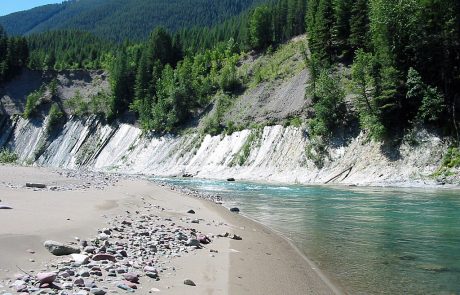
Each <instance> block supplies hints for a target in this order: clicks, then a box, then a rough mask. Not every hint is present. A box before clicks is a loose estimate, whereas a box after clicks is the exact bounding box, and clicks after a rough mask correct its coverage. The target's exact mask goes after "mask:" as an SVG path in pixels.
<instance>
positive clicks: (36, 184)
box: [26, 183, 46, 188]
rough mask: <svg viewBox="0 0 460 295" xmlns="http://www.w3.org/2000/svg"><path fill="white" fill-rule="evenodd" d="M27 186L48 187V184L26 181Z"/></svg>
mask: <svg viewBox="0 0 460 295" xmlns="http://www.w3.org/2000/svg"><path fill="white" fill-rule="evenodd" d="M26 187H33V188H46V185H45V184H42V183H26Z"/></svg>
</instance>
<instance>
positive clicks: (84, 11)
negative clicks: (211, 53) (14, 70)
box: [0, 0, 267, 41]
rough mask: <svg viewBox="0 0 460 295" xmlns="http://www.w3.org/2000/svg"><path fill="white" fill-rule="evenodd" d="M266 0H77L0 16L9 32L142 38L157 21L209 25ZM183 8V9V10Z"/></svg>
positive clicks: (167, 24)
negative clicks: (63, 31) (81, 32)
mask: <svg viewBox="0 0 460 295" xmlns="http://www.w3.org/2000/svg"><path fill="white" fill-rule="evenodd" d="M262 2H267V1H266V0H221V1H215V0H172V1H171V0H130V1H125V0H79V1H75V0H74V1H67V2H63V3H62V4H53V5H45V6H40V7H37V8H34V9H31V10H27V11H22V12H17V13H13V14H10V15H6V16H3V17H0V25H2V26H3V27H4V28H5V29H6V31H7V32H8V33H9V34H11V35H29V34H32V33H39V32H44V31H49V30H57V29H69V28H72V29H79V30H85V31H89V32H92V33H95V34H96V35H99V36H104V37H106V38H108V39H111V40H116V41H121V40H124V39H126V38H128V39H142V38H145V37H146V36H147V35H148V34H149V33H150V32H151V31H152V30H153V28H155V27H156V26H158V25H162V26H165V27H167V28H168V29H169V30H171V31H176V30H178V29H180V28H184V27H193V26H211V25H213V24H216V23H220V22H222V21H224V20H225V19H227V18H229V17H231V16H234V15H237V14H239V13H241V12H242V11H244V10H246V9H248V8H250V7H252V6H253V5H255V4H258V3H262ZM184 12H186V13H184Z"/></svg>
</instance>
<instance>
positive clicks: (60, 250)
mask: <svg viewBox="0 0 460 295" xmlns="http://www.w3.org/2000/svg"><path fill="white" fill-rule="evenodd" d="M43 245H44V246H45V248H46V249H47V250H48V251H49V252H50V253H51V254H53V255H56V256H63V255H70V254H74V253H80V249H79V248H77V247H74V246H70V245H64V244H62V243H59V242H56V241H51V240H48V241H46V242H45V243H44V244H43Z"/></svg>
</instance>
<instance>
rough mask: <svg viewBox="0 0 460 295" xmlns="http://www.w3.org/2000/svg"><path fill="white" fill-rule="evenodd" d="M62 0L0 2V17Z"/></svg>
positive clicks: (6, 0)
mask: <svg viewBox="0 0 460 295" xmlns="http://www.w3.org/2000/svg"><path fill="white" fill-rule="evenodd" d="M62 1H63V0H0V16H2V15H7V14H10V13H13V12H16V11H21V10H27V9H31V8H34V7H37V6H41V5H46V4H51V3H61V2H62Z"/></svg>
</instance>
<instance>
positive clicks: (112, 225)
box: [0, 201, 231, 295]
mask: <svg viewBox="0 0 460 295" xmlns="http://www.w3.org/2000/svg"><path fill="white" fill-rule="evenodd" d="M163 210H164V208H161V207H160V206H154V205H151V204H148V203H147V202H146V201H144V208H143V210H142V212H140V211H135V212H134V213H131V212H129V211H126V214H123V215H120V216H116V217H114V218H111V219H109V221H108V225H107V227H106V228H102V229H100V230H98V233H97V234H96V235H95V236H94V237H93V238H90V239H86V240H80V239H78V238H76V241H74V242H73V244H72V243H66V244H64V243H60V242H56V241H46V242H45V243H44V246H45V247H46V249H47V250H48V251H49V252H50V253H52V254H54V255H56V256H57V259H58V260H57V261H56V262H53V263H51V264H49V265H47V267H46V268H45V269H42V270H41V271H40V272H39V273H37V274H35V275H33V274H31V273H28V274H21V275H16V277H15V280H11V281H9V282H3V284H6V285H9V287H10V288H11V289H13V290H14V291H16V292H18V293H20V294H60V295H66V294H69V295H70V294H78V295H84V294H87V295H89V294H94V295H98V294H100V295H103V294H106V293H108V294H112V293H124V292H135V291H136V290H138V289H139V288H140V286H141V281H142V280H141V278H143V280H153V281H156V280H159V279H160V276H161V273H162V272H164V271H166V270H167V271H168V272H173V271H175V269H174V267H172V266H171V259H174V258H175V257H180V256H183V255H187V254H188V253H191V252H192V251H196V250H198V249H202V248H204V247H206V246H207V245H208V244H210V243H212V239H214V238H218V237H219V236H220V237H222V235H213V234H204V233H201V232H199V231H198V230H196V229H195V228H193V227H192V225H193V224H194V223H193V222H192V221H193V219H192V218H190V217H187V216H188V215H190V214H187V213H186V212H184V215H183V216H184V217H182V218H179V219H177V220H173V219H172V218H169V217H161V216H158V215H156V213H160V212H162V211H163ZM199 220H200V221H204V220H203V219H199ZM212 222H214V221H212ZM208 225H211V222H208ZM216 225H218V224H216ZM225 237H228V238H231V235H229V234H226V235H225ZM211 253H218V252H217V251H215V250H211ZM0 283H2V282H0ZM184 284H186V285H189V286H195V285H196V284H195V282H193V281H192V280H190V279H185V280H184ZM142 292H144V293H145V290H143V291H142ZM142 292H141V293H142ZM0 294H2V293H1V292H0Z"/></svg>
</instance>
